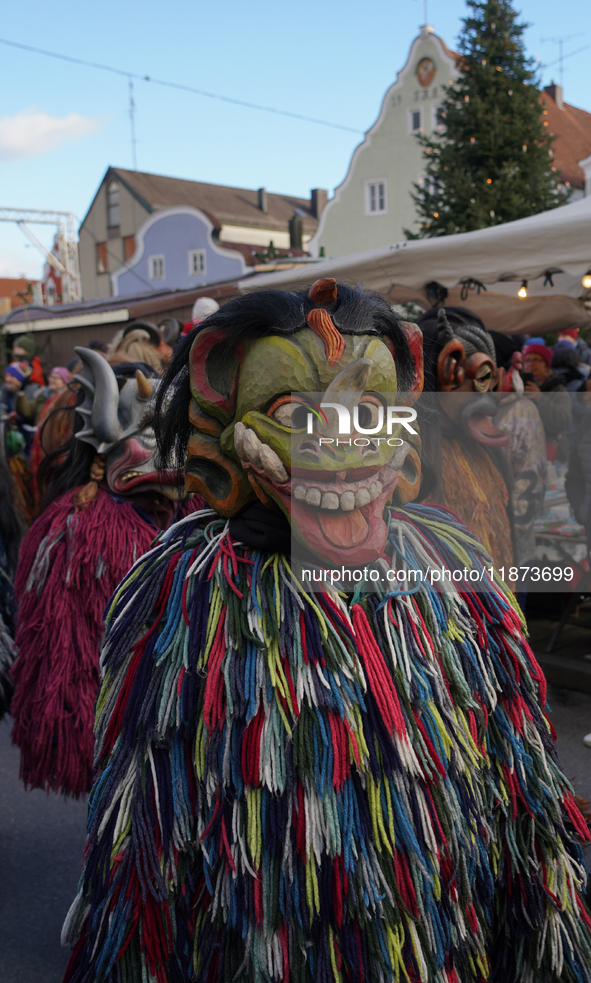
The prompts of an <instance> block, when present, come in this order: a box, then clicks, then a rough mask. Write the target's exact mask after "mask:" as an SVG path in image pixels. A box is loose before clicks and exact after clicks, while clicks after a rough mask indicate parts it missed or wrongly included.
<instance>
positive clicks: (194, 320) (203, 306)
mask: <svg viewBox="0 0 591 983" xmlns="http://www.w3.org/2000/svg"><path fill="white" fill-rule="evenodd" d="M219 309H220V305H219V304H218V302H217V300H214V299H213V297H198V298H197V300H196V301H195V303H194V304H193V310H192V312H191V320H190V321H187V323H186V324H184V325H183V330H182V331H181V337H183V336H184V335H186V334H188V333H189V331H192V330H193V328H194V327H195V325H196V324H200V323H201V321H204V320H205V318H206V317H209V315H210V314H215V312H216V311H219Z"/></svg>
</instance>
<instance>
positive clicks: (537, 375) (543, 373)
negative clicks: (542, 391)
mask: <svg viewBox="0 0 591 983" xmlns="http://www.w3.org/2000/svg"><path fill="white" fill-rule="evenodd" d="M551 362H552V352H551V351H550V349H549V348H548V346H547V345H540V344H539V343H538V342H534V343H533V344H531V343H529V344H527V345H526V346H525V348H524V349H523V371H524V372H529V373H531V375H533V377H534V378H533V382H534V385H535V386H536V387H537V388H538V389H539V387H540V386H541V385H542V383H543V382H544V380H545V379H547V378H548V376H549V375H550V363H551ZM530 384H531V382H530ZM527 386H528V383H526V386H525V388H526V390H527Z"/></svg>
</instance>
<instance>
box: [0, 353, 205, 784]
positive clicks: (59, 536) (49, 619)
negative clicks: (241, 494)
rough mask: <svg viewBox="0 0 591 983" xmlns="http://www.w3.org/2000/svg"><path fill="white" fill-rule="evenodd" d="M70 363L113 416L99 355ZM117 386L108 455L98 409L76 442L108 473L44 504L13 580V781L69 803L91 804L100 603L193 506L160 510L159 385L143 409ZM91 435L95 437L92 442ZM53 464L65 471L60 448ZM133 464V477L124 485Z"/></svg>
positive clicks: (111, 380)
mask: <svg viewBox="0 0 591 983" xmlns="http://www.w3.org/2000/svg"><path fill="white" fill-rule="evenodd" d="M78 352H79V354H81V356H82V358H83V361H84V362H85V365H86V373H85V374H84V375H82V376H79V377H78V379H79V381H81V383H82V385H86V387H87V392H88V391H89V380H90V379H91V377H92V380H93V382H92V385H93V387H94V390H95V391H96V393H97V394H98V399H99V400H100V401H101V409H102V411H103V413H104V414H105V415H106V413H107V412H108V398H109V395H110V398H111V400H113V399H114V400H115V404H114V405H115V414H116V413H117V398H118V397H119V389H118V382H117V378H116V376H115V374H114V372H113V370H112V369H111V367H110V366H109V365H108V364H107V363H106V361H105V360H104V359H103V358H102V357H101V356H100V355H97V354H96V353H94V352H90V356H91V357H92V361H91V360H90V357H89V356H88V352H87V350H86V349H78ZM135 371H136V370H135V367H133V372H135ZM101 373H102V375H101ZM142 378H143V377H142ZM140 381H141V380H140ZM122 382H123V386H122V389H121V397H122V398H121V400H120V408H121V405H122V406H123V409H124V410H126V413H125V414H124V413H121V416H122V418H123V419H125V420H126V421H127V423H128V426H127V427H126V430H125V432H122V429H121V428H119V431H117V430H116V427H115V420H116V419H117V417H116V415H115V416H113V415H111V421H110V425H111V431H112V432H111V440H110V443H111V444H112V446H111V447H108V443H109V441H108V439H107V440H106V439H105V438H108V434H107V433H106V430H105V426H104V419H103V422H102V425H101V421H100V419H99V417H98V415H97V410H96V408H94V422H93V423H92V422H91V426H90V433H88V432H87V433H86V437H85V438H84V437H81V433H83V432H79V433H78V435H77V436H78V438H79V439H80V440H84V441H85V443H86V446H88V447H89V449H90V453H91V454H92V453H93V451H92V448H93V447H94V448H95V449H99V451H100V453H106V466H105V467H102V468H99V469H98V471H96V470H92V469H96V468H97V464H96V463H95V464H93V465H92V469H91V476H94V477H96V478H98V479H99V480H100V474H101V471H103V472H105V478H104V480H101V481H100V484H97V482H96V481H91V483H90V484H89V485H80V484H79V483H77V484H76V486H75V487H74V488H72V489H71V490H70V491H67V492H65V494H62V495H59V496H58V497H57V498H56V499H54V501H52V502H51V503H50V504H49V505H48V507H47V508H46V509H45V510H44V511H43V512H42V513H41V515H40V516H39V518H38V519H36V521H35V522H34V523H33V525H32V526H31V528H30V529H29V531H28V533H27V535H26V536H25V538H24V540H23V543H22V547H21V552H20V556H19V563H18V568H17V574H16V581H15V592H16V597H17V599H18V602H19V611H18V620H17V630H16V636H15V642H16V648H17V652H18V658H17V660H16V662H15V664H14V666H13V668H12V678H13V682H14V689H15V691H14V697H13V702H12V716H13V718H14V727H13V732H12V739H13V742H14V743H15V744H17V745H18V746H19V748H20V750H21V766H20V774H21V778H22V779H23V781H24V783H25V785H26V786H27V787H29V788H45V789H47V790H50V789H51V790H53V791H56V792H57V791H61V792H64V793H66V794H70V795H75V796H78V795H83V794H85V793H87V792H88V791H89V790H90V788H91V786H92V781H93V767H92V759H93V734H92V728H93V722H94V703H95V700H96V695H97V692H98V656H99V646H100V640H101V637H102V632H103V618H104V610H105V607H106V605H107V602H108V600H109V598H110V597H111V595H112V593H113V591H114V589H115V587H116V586H117V584H118V583H119V581H120V580H121V579H122V577H123V576H124V575H125V574H126V573H127V571H128V570H129V568H130V566H131V565H132V564H133V563H134V562H135V560H136V559H137V558H138V557H139V556H141V555H142V554H143V553H145V552H147V550H149V548H150V545H151V543H152V541H153V540H154V538H155V536H156V535H157V534H158V532H159V529H160V528H162V527H165V526H166V525H167V524H169V522H170V521H171V519H172V518H174V517H175V514H176V515H177V516H179V517H181V516H183V515H185V514H187V512H190V511H193V510H194V508H195V505H197V506H198V505H199V504H200V503H201V499H198V500H197V502H196V503H195V505H194V504H192V503H191V502H188V503H186V504H181V505H180V507H179V506H177V505H175V503H174V502H169V501H168V499H165V501H166V502H168V505H166V507H164V508H163V506H162V503H161V499H162V494H161V491H160V489H159V488H158V487H157V486H156V484H155V481H156V479H157V476H156V475H155V474H154V464H153V460H152V458H153V446H152V445H153V436H151V433H152V432H151V429H150V425H149V422H148V419H147V418H146V411H147V408H148V406H149V399H150V397H151V387H153V386H154V384H157V380H153V383H152V384H149V383H148V382H147V380H145V379H144V381H143V382H142V383H141V385H144V383H145V386H144V396H143V398H142V397H141V395H140V393H139V391H138V384H137V382H136V380H135V378H134V377H133V376H132V377H131V378H130V379H128V380H127V381H125V378H123V379H122ZM107 386H110V388H111V393H110V394H109V390H108V388H107ZM146 386H147V387H148V389H150V394H148V392H147V390H146V388H145V387H146ZM126 391H127V392H126ZM115 394H117V395H116V397H115ZM124 400H126V402H124ZM87 403H88V404H89V406H88V412H87V414H86V415H87V418H88V416H89V415H92V412H93V407H94V406H95V404H94V392H93V393H92V394H91V398H88V399H87ZM105 404H106V406H105ZM134 408H135V409H136V411H137V412H136V414H135V419H133V414H132V413H131V411H132V410H133V409H134ZM86 409H87V407H86V406H85V405H83V406H82V410H85V411H86ZM88 430H89V428H88V427H87V431H88ZM97 431H98V433H99V434H101V435H102V441H100V442H98V443H97V439H96V437H95V435H96V433H97ZM92 441H94V443H92ZM105 445H107V446H105ZM101 448H102V450H101ZM76 449H78V447H77V445H76ZM56 453H57V455H58V457H60V465H61V466H64V463H63V456H64V455H61V456H60V454H59V448H58V450H57V452H56ZM132 457H133V460H132ZM130 465H133V471H131V474H132V475H133V477H130V478H127V474H128V473H130ZM125 468H127V469H128V470H127V471H126V470H125ZM126 484H129V485H131V484H133V487H134V490H135V491H136V495H137V492H138V490H139V491H141V492H142V498H141V499H139V502H140V504H141V506H142V507H141V508H138V506H137V502H138V499H137V498H135V499H134V497H129V498H125V497H122V496H123V495H125V485H126ZM158 510H159V511H160V513H161V516H162V517H163V518H162V517H161V516H160V515H159V514H158Z"/></svg>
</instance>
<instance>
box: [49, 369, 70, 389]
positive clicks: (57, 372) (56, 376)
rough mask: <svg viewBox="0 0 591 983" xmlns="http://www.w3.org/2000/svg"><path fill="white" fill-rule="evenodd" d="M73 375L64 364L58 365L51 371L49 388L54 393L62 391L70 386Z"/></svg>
mask: <svg viewBox="0 0 591 983" xmlns="http://www.w3.org/2000/svg"><path fill="white" fill-rule="evenodd" d="M70 380H71V376H70V373H69V372H68V370H67V369H65V368H64V367H63V366H62V365H57V366H56V367H55V368H54V369H52V370H51V372H50V373H49V380H48V389H50V390H51V392H52V393H61V392H63V391H64V389H67V388H68V385H69V383H70Z"/></svg>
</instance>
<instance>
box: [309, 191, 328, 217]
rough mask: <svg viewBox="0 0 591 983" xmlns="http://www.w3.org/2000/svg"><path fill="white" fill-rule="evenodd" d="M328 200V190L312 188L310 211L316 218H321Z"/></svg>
mask: <svg viewBox="0 0 591 983" xmlns="http://www.w3.org/2000/svg"><path fill="white" fill-rule="evenodd" d="M327 201H328V191H325V190H324V188H312V190H311V192H310V211H311V212H312V215H313V216H314V218H320V216H321V215H322V212H323V210H324V206H325V205H326V202H327Z"/></svg>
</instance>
